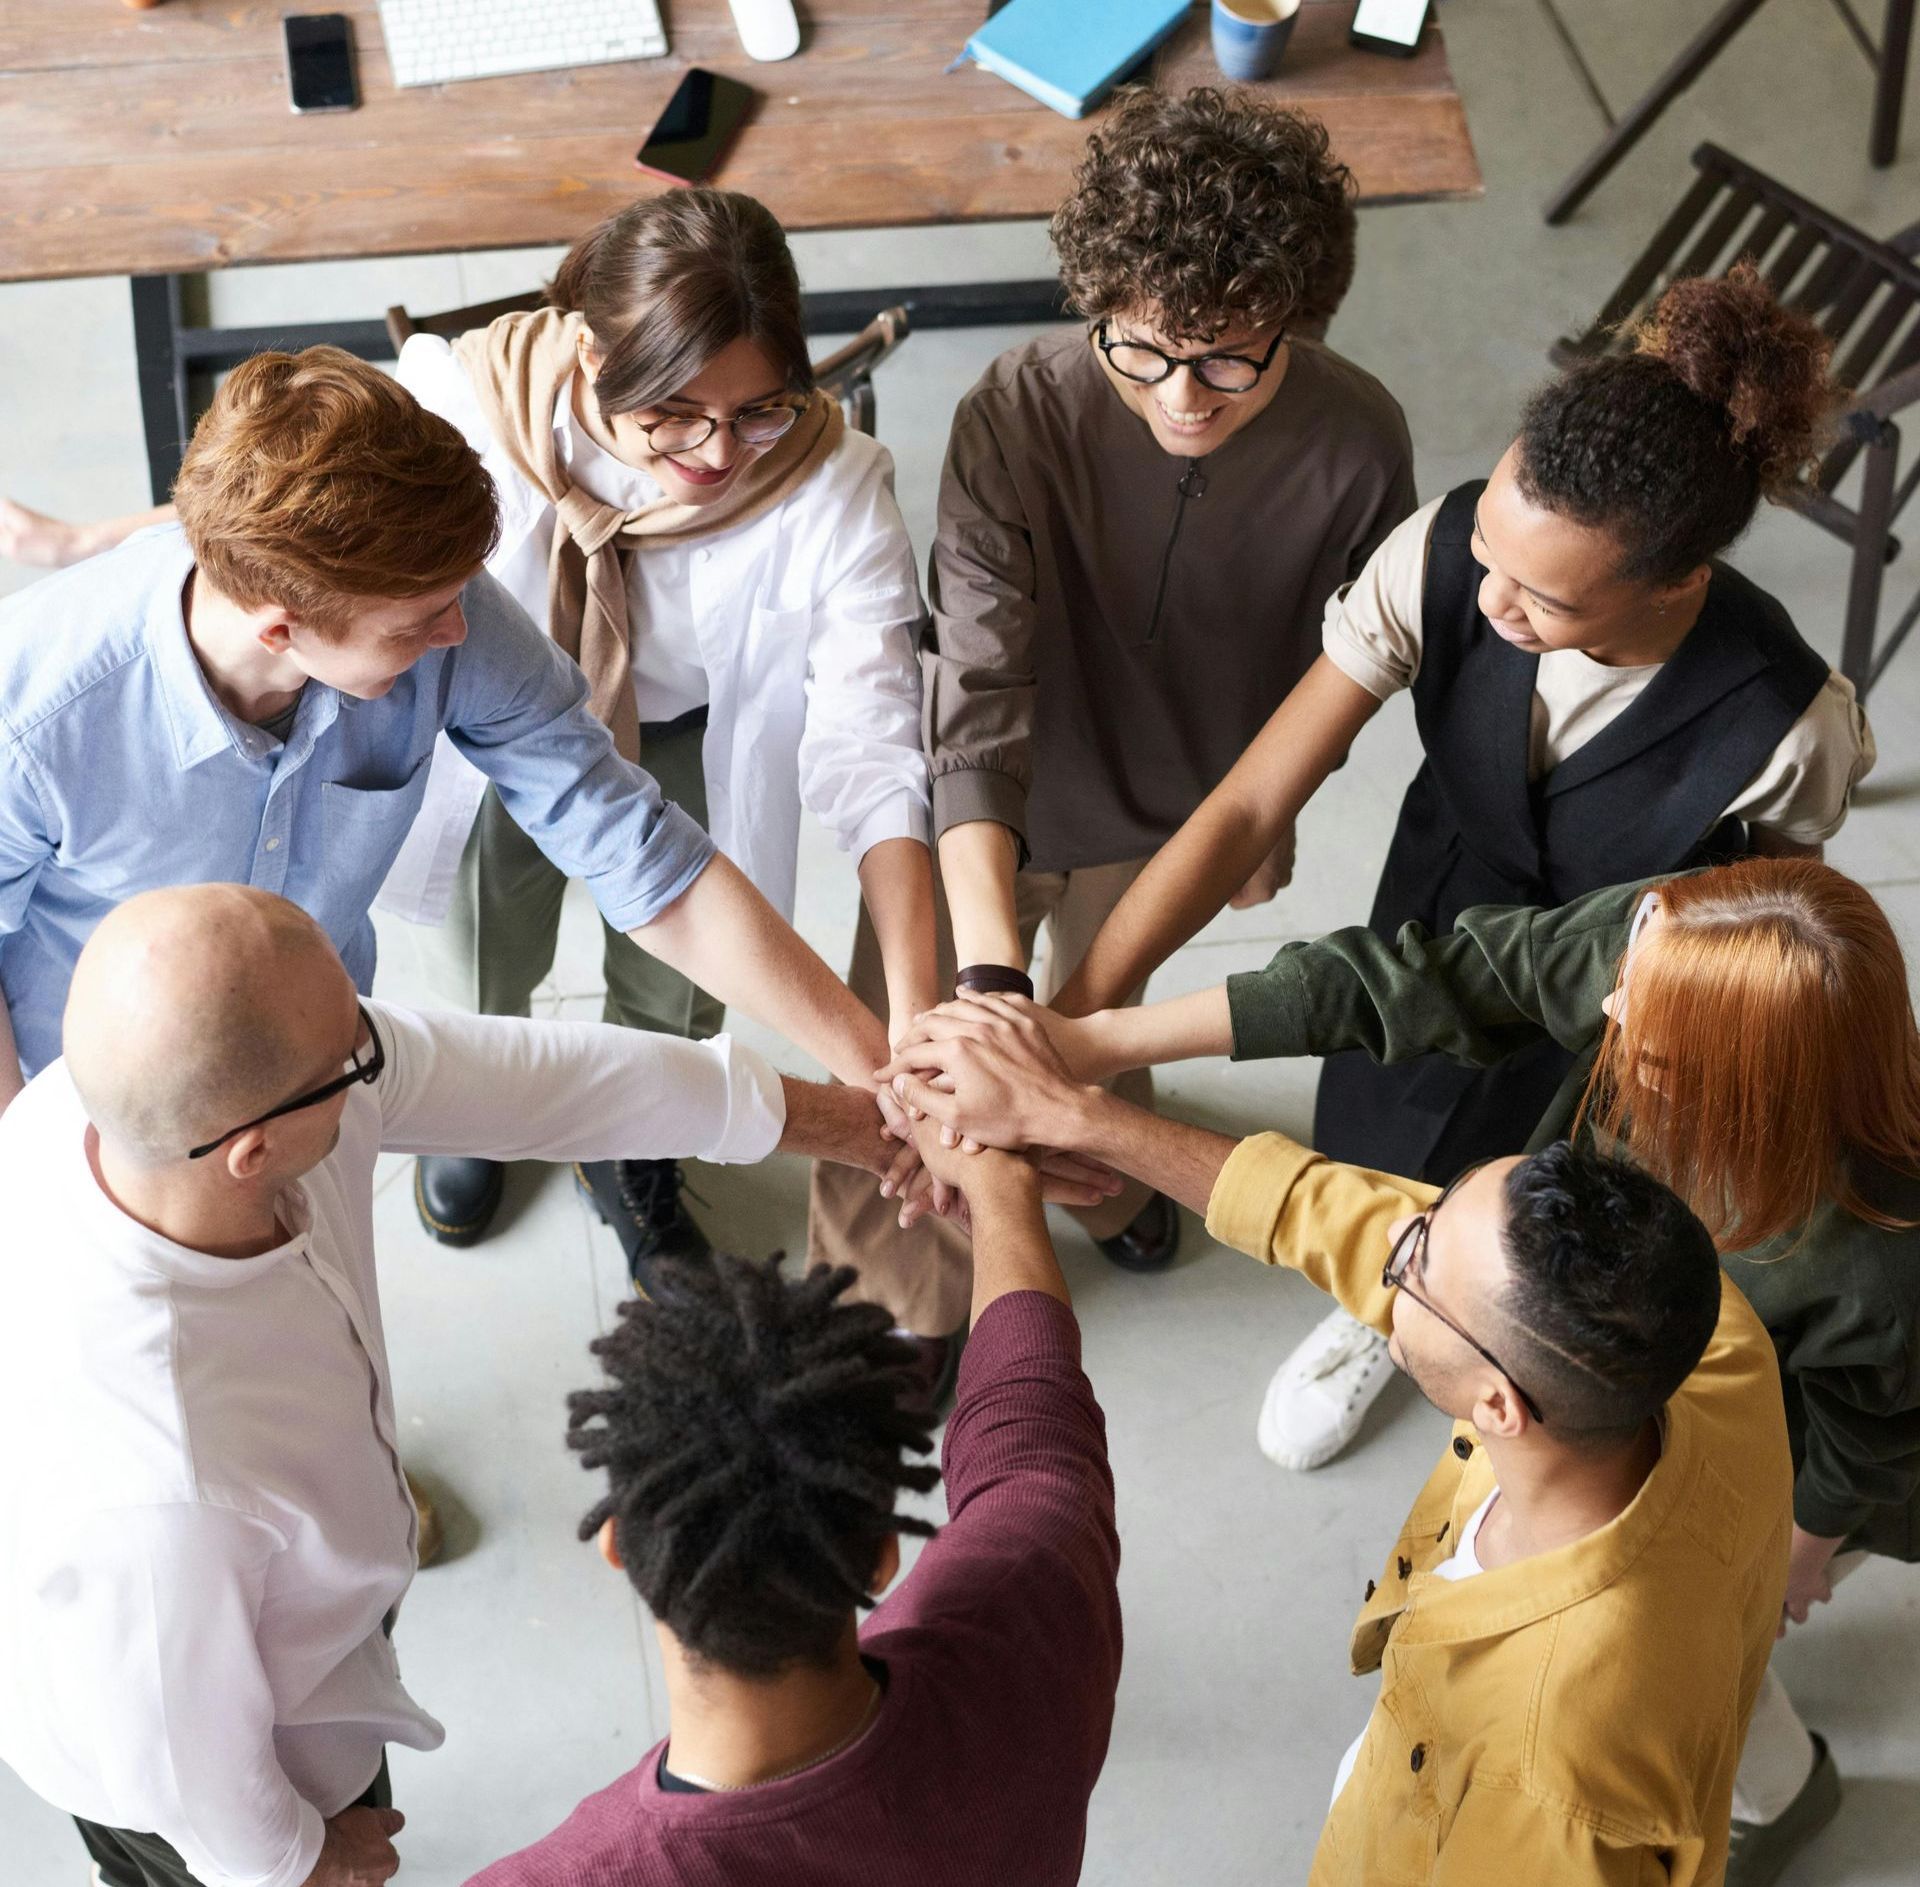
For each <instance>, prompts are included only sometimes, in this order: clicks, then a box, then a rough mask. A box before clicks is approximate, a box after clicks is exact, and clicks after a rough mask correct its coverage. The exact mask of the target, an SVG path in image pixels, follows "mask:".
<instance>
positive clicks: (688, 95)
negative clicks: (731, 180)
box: [633, 66, 755, 183]
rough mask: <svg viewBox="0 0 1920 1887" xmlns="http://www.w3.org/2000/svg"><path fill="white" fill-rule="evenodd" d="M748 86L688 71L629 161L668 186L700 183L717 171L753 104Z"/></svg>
mask: <svg viewBox="0 0 1920 1887" xmlns="http://www.w3.org/2000/svg"><path fill="white" fill-rule="evenodd" d="M754 96H755V94H754V90H753V87H752V86H750V85H742V84H741V83H740V81H739V80H738V79H730V78H727V77H725V76H724V75H722V74H721V73H718V72H709V71H707V70H706V68H705V67H703V66H689V67H688V68H687V73H686V76H685V77H684V78H683V79H681V81H680V84H679V87H678V89H676V91H675V92H674V94H673V96H672V97H671V98H670V99H668V100H667V108H666V110H665V111H663V112H662V113H661V114H660V116H659V118H658V120H657V121H656V122H655V124H654V127H653V129H652V130H651V131H649V132H648V133H647V141H646V143H644V144H643V145H641V147H640V149H639V150H638V151H637V152H636V153H635V154H634V159H633V161H634V162H635V163H636V164H638V165H639V166H640V168H641V169H642V170H644V171H646V172H648V173H649V174H650V175H652V176H655V177H662V178H664V179H665V180H666V181H667V182H668V183H703V182H705V180H706V179H707V178H708V177H710V176H711V175H712V174H713V172H714V171H715V170H716V169H717V168H718V167H719V163H720V159H721V158H722V157H723V156H724V155H725V154H726V149H727V146H728V145H729V144H731V143H732V142H733V136H734V133H735V132H736V131H738V130H739V129H740V124H741V120H742V119H744V118H745V117H746V115H747V110H748V107H749V106H751V105H752V103H753V100H754Z"/></svg>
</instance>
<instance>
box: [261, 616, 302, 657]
mask: <svg viewBox="0 0 1920 1887" xmlns="http://www.w3.org/2000/svg"><path fill="white" fill-rule="evenodd" d="M254 639H255V640H256V641H257V642H258V643H259V644H260V646H261V647H262V648H263V649H265V650H266V651H267V653H268V654H269V655H285V654H286V652H287V651H288V650H289V649H290V648H292V647H293V625H292V623H290V622H288V621H287V620H286V619H285V617H280V616H276V617H275V618H274V620H273V621H272V622H270V623H268V624H267V625H266V627H265V628H263V629H260V630H258V631H256V633H255V638H254Z"/></svg>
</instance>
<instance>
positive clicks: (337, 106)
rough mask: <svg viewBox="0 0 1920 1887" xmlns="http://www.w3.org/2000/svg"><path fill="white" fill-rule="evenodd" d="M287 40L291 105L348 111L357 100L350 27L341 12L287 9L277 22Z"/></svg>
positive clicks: (314, 109)
mask: <svg viewBox="0 0 1920 1887" xmlns="http://www.w3.org/2000/svg"><path fill="white" fill-rule="evenodd" d="M280 28H281V31H282V33H283V34H284V35H285V37H286V42H287V93H288V100H289V102H290V103H291V104H292V106H293V109H294V110H295V111H299V112H308V111H352V110H353V109H354V107H355V106H356V105H358V104H359V103H360V88H359V86H358V85H356V84H355V83H354V76H353V28H352V26H351V25H350V24H349V23H348V20H347V16H346V15H345V14H344V13H290V14H288V15H287V17H286V18H285V19H283V20H282V21H281V22H280Z"/></svg>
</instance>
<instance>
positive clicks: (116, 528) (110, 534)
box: [0, 498, 174, 570]
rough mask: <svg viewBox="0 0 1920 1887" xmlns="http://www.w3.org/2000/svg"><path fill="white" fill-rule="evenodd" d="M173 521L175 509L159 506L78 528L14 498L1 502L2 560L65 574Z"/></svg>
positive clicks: (0, 554)
mask: <svg viewBox="0 0 1920 1887" xmlns="http://www.w3.org/2000/svg"><path fill="white" fill-rule="evenodd" d="M173 518H174V509H173V506H172V505H156V506H154V508H153V509H152V510H151V511H133V512H129V513H128V514H127V515H126V516H125V517H119V518H95V519H94V520H93V522H92V523H90V524H76V523H73V522H70V521H69V520H68V519H66V518H50V517H48V516H47V514H46V513H45V512H44V511H30V510H29V509H28V508H27V507H26V506H25V505H23V504H16V503H15V502H14V500H13V499H11V498H0V557H5V558H8V559H10V560H11V561H12V562H14V563H23V564H28V565H31V566H32V567H33V568H35V569H38V570H63V569H65V568H66V566H67V565H68V564H74V563H79V562H80V561H81V560H82V559H83V558H86V557H97V556H98V555H99V554H100V553H101V552H102V551H103V550H111V549H112V548H113V547H114V545H116V544H118V543H120V542H121V541H122V540H123V539H125V538H129V537H131V536H132V535H133V534H134V532H135V531H143V530H145V529H146V527H147V526H148V525H149V524H170V523H172V521H173Z"/></svg>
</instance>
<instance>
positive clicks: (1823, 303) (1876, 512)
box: [1552, 144, 1920, 700]
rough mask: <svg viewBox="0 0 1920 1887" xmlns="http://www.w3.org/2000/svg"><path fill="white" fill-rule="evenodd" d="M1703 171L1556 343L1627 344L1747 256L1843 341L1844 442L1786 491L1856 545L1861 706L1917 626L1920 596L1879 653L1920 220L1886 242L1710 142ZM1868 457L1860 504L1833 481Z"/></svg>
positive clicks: (1576, 346) (1919, 477)
mask: <svg viewBox="0 0 1920 1887" xmlns="http://www.w3.org/2000/svg"><path fill="white" fill-rule="evenodd" d="M1693 163H1694V168H1695V169H1696V170H1698V171H1699V173H1700V175H1699V177H1698V178H1697V179H1696V180H1695V182H1694V184H1693V187H1692V188H1691V189H1690V190H1689V191H1688V192H1687V193H1686V195H1685V196H1684V197H1682V198H1681V200H1680V202H1679V204H1678V205H1677V206H1676V208H1675V209H1674V211H1673V213H1672V214H1671V215H1670V216H1669V217H1668V218H1667V220H1666V221H1665V222H1664V223H1663V224H1661V226H1660V229H1659V232H1658V233H1657V234H1656V235H1655V236H1654V238H1653V240H1652V242H1650V243H1649V244H1648V245H1647V247H1646V249H1645V251H1644V252H1643V253H1642V254H1641V256H1640V258H1639V260H1638V261H1636V262H1635V263H1634V264H1633V265H1632V267H1630V268H1629V269H1628V270H1627V272H1626V275H1625V276H1624V277H1623V278H1622V280H1621V282H1620V285H1619V287H1617V288H1616V289H1615V290H1614V291H1613V293H1612V294H1611V295H1610V296H1608V298H1607V301H1606V303H1605V305H1604V306H1603V307H1602V308H1601V310H1600V312H1599V314H1598V315H1596V316H1595V317H1594V321H1593V325H1592V326H1591V327H1589V328H1588V329H1587V330H1586V332H1585V333H1584V334H1581V335H1579V336H1578V337H1568V338H1564V339H1562V340H1560V341H1557V342H1555V344H1554V346H1553V349H1552V355H1553V358H1554V360H1555V361H1557V362H1559V363H1561V364H1562V365H1565V364H1566V363H1568V362H1570V361H1576V360H1584V359H1590V358H1593V357H1595V356H1598V355H1602V354H1607V353H1613V352H1620V351H1623V350H1624V349H1625V347H1626V346H1627V345H1628V340H1627V336H1628V333H1629V332H1630V330H1631V329H1632V327H1633V326H1634V324H1635V323H1636V322H1637V321H1638V320H1639V318H1640V317H1641V316H1642V315H1644V314H1645V313H1646V312H1647V310H1648V309H1649V308H1651V307H1652V305H1653V303H1654V302H1655V301H1657V300H1658V299H1659V297H1660V296H1661V294H1662V293H1664V292H1665V290H1666V288H1667V287H1668V285H1669V284H1670V283H1672V282H1674V281H1676V280H1678V279H1680V278H1681V277H1684V276H1712V277H1718V276H1723V275H1725V274H1726V273H1727V272H1728V270H1730V269H1731V268H1732V267H1733V266H1734V264H1735V263H1736V262H1740V261H1750V262H1752V263H1753V265H1754V266H1755V267H1756V268H1757V269H1758V270H1759V271H1760V273H1761V275H1762V276H1763V277H1764V278H1765V280H1766V281H1767V283H1768V285H1769V286H1770V287H1771V288H1772V289H1773V291H1774V292H1775V294H1777V295H1779V296H1780V298H1781V299H1782V300H1783V301H1784V302H1785V303H1786V304H1787V305H1788V306H1789V307H1792V308H1795V309H1798V310H1800V311H1801V312H1802V313H1804V314H1807V315H1810V316H1811V317H1812V318H1813V319H1814V320H1816V321H1818V322H1819V324H1820V326H1821V327H1822V328H1823V329H1824V330H1825V331H1826V333H1827V335H1828V336H1829V337H1830V338H1831V340H1832V341H1833V344H1834V347H1833V373H1834V377H1835V379H1836V380H1838V381H1839V383H1840V384H1841V385H1842V386H1843V387H1844V388H1845V389H1846V390H1847V395H1848V397H1847V403H1846V406H1845V408H1844V409H1843V412H1842V415H1841V427H1840V436H1839V438H1838V440H1837V442H1836V443H1835V444H1834V445H1833V447H1832V448H1831V449H1830V450H1829V451H1828V452H1827V454H1826V456H1825V457H1824V458H1822V459H1821V460H1820V461H1819V462H1818V464H1817V465H1815V466H1814V467H1813V468H1812V469H1811V470H1810V471H1809V472H1808V473H1807V474H1806V476H1805V477H1804V479H1803V480H1802V482H1801V483H1800V485H1799V486H1798V487H1797V488H1796V489H1795V491H1794V492H1793V493H1792V494H1791V496H1790V497H1789V498H1788V499H1787V503H1789V504H1790V505H1791V506H1792V507H1793V509H1794V510H1796V511H1798V512H1799V513H1800V514H1801V515H1802V516H1803V517H1806V518H1810V519H1811V520H1812V521H1813V522H1814V523H1815V524H1818V525H1820V526H1821V527H1822V528H1823V529H1824V530H1828V531H1831V532H1832V533H1833V535H1834V536H1835V537H1838V538H1839V539H1840V540H1841V541H1842V542H1843V543H1846V544H1849V545H1851V546H1852V548H1853V569H1852V575H1851V578H1850V580H1849V583H1848V587H1847V612H1846V629H1845V633H1844V635H1843V636H1842V639H1841V645H1840V671H1841V673H1842V674H1844V675H1845V676H1846V677H1847V679H1848V680H1849V681H1851V682H1852V683H1853V685H1854V687H1855V688H1857V689H1858V690H1859V692H1860V697H1861V699H1862V700H1865V699H1866V697H1867V694H1868V693H1869V691H1870V690H1871V689H1872V687H1873V684H1874V683H1875V682H1876V681H1878V680H1879V679H1880V676H1881V675H1882V673H1884V671H1885V669H1886V666H1887V663H1888V661H1889V660H1891V659H1892V656H1893V654H1894V652H1895V650H1897V649H1898V648H1899V646H1900V644H1901V643H1902V642H1903V641H1905V640H1906V637H1907V635H1908V633H1909V632H1910V631H1911V630H1912V628H1913V626H1914V623H1915V621H1916V620H1920V594H1916V595H1915V596H1914V598H1913V600H1912V602H1911V603H1909V604H1908V606H1907V607H1906V609H1905V610H1904V611H1903V612H1902V613H1901V615H1900V616H1899V618H1898V620H1897V621H1895V622H1894V623H1892V624H1891V625H1890V626H1889V628H1888V630H1887V633H1886V634H1885V636H1884V637H1882V638H1881V639H1880V642H1879V646H1878V648H1877V650H1876V647H1875V635H1876V631H1877V626H1878V622H1879V616H1880V592H1881V584H1882V579H1883V576H1884V573H1885V570H1886V566H1887V565H1888V564H1889V563H1891V562H1892V561H1893V560H1894V559H1895V558H1896V557H1898V556H1899V554H1900V542H1899V539H1898V538H1896V537H1895V536H1894V535H1893V525H1894V522H1895V520H1896V519H1897V518H1898V517H1899V515H1900V513H1901V511H1902V510H1904V509H1905V507H1906V505H1907V503H1908V501H1909V500H1910V499H1911V498H1912V497H1913V494H1914V491H1915V489H1916V488H1920V465H1913V466H1909V467H1908V468H1907V470H1906V472H1905V474H1904V476H1902V475H1901V472H1900V428H1899V426H1898V424H1897V423H1896V421H1895V417H1894V416H1895V415H1896V414H1897V413H1899V412H1901V411H1903V410H1904V409H1905V408H1907V407H1909V406H1912V405H1914V404H1915V403H1916V402H1920V264H1917V263H1916V262H1915V259H1914V258H1915V256H1916V254H1917V253H1920V224H1915V225H1914V226H1913V227H1912V228H1910V229H1907V230H1903V231H1902V232H1901V233H1900V234H1899V235H1897V236H1894V237H1891V238H1890V239H1888V240H1887V241H1885V242H1880V241H1876V240H1875V239H1874V238H1873V237H1871V236H1868V235H1866V234H1865V233H1863V232H1862V231H1860V230H1858V229H1855V228H1854V227H1853V226H1852V225H1851V224H1850V223H1843V222H1842V221H1841V220H1840V219H1839V218H1838V217H1837V216H1831V215H1829V214H1828V213H1827V212H1826V211H1825V210H1823V209H1821V208H1820V206H1819V205H1818V204H1815V203H1810V202H1808V201H1807V199H1806V198H1805V197H1802V196H1799V195H1797V194H1796V193H1795V192H1793V191H1791V190H1789V189H1787V188H1786V186H1785V185H1783V184H1780V183H1776V182H1775V181H1774V180H1773V179H1772V178H1771V177H1769V176H1767V175H1765V174H1764V173H1763V172H1761V171H1758V170H1755V169H1754V168H1753V166H1752V165H1751V164H1747V163H1743V162H1742V161H1741V160H1740V159H1739V158H1737V157H1734V156H1732V155H1730V154H1729V153H1728V152H1726V151H1723V150H1722V149H1720V147H1719V146H1718V145H1716V144H1703V145H1701V146H1700V148H1699V149H1698V150H1696V151H1695V152H1694V154H1693ZM1856 461H1860V462H1861V480H1860V487H1859V491H1858V495H1857V496H1856V497H1855V498H1854V499H1853V501H1852V502H1850V503H1849V502H1846V501H1843V500H1842V499H1841V498H1839V497H1838V496H1837V495H1836V488H1837V487H1838V486H1839V485H1840V484H1841V482H1842V481H1843V480H1844V479H1845V478H1846V476H1847V474H1848V473H1849V472H1850V471H1852V470H1853V468H1854V465H1855V462H1856Z"/></svg>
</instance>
